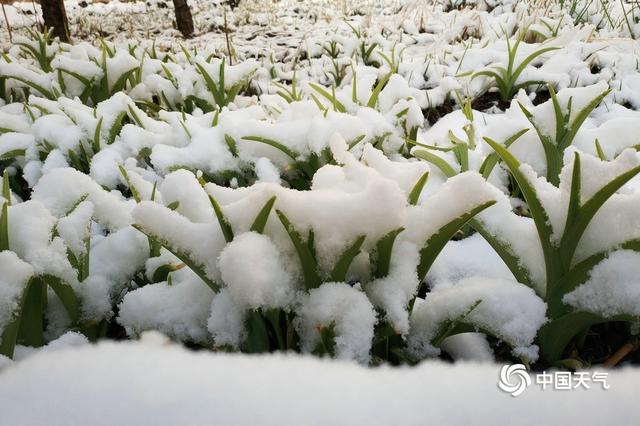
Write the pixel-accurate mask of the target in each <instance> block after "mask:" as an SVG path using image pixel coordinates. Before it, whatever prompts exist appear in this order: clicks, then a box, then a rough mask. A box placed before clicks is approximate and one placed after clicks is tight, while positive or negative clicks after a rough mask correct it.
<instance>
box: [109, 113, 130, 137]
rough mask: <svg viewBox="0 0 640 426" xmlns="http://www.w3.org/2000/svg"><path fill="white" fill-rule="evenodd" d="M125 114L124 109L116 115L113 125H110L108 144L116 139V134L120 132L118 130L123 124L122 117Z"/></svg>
mask: <svg viewBox="0 0 640 426" xmlns="http://www.w3.org/2000/svg"><path fill="white" fill-rule="evenodd" d="M126 116H127V113H126V112H125V111H122V112H121V113H120V114H118V116H117V117H116V120H115V121H114V122H113V126H111V130H109V140H108V142H107V144H108V145H111V144H112V143H113V142H115V140H116V136H118V134H120V130H121V129H122V126H123V124H124V118H125V117H126Z"/></svg>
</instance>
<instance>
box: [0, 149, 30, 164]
mask: <svg viewBox="0 0 640 426" xmlns="http://www.w3.org/2000/svg"><path fill="white" fill-rule="evenodd" d="M25 153H26V150H24V149H14V150H11V151H7V152H5V153H4V154H0V161H4V160H11V159H13V158H16V157H23V156H24V155H25Z"/></svg>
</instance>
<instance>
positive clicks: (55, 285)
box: [42, 275, 80, 324]
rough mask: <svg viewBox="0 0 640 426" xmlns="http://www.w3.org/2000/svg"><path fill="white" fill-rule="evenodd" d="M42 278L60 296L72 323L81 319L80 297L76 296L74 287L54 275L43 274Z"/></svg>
mask: <svg viewBox="0 0 640 426" xmlns="http://www.w3.org/2000/svg"><path fill="white" fill-rule="evenodd" d="M42 280H43V282H44V283H46V284H47V285H49V286H50V287H51V288H52V289H53V291H54V292H55V294H56V296H58V299H60V301H61V302H62V305H63V306H64V308H65V310H66V311H67V314H68V315H69V319H70V320H71V323H72V324H76V323H77V322H78V320H79V319H80V299H79V298H78V296H76V293H75V291H74V290H73V287H71V286H70V285H69V284H68V283H67V282H65V281H63V280H62V279H60V278H58V277H55V276H53V275H44V276H42Z"/></svg>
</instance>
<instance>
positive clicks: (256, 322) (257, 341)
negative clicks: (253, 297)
mask: <svg viewBox="0 0 640 426" xmlns="http://www.w3.org/2000/svg"><path fill="white" fill-rule="evenodd" d="M245 330H246V333H247V337H246V339H245V341H244V343H243V349H244V351H245V352H247V353H250V354H252V353H253V354H255V353H265V352H269V334H268V332H267V325H266V324H265V319H264V318H263V316H262V314H261V313H260V310H259V309H250V310H249V311H248V313H247V319H246V320H245Z"/></svg>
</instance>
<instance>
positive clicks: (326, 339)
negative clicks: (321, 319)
mask: <svg viewBox="0 0 640 426" xmlns="http://www.w3.org/2000/svg"><path fill="white" fill-rule="evenodd" d="M318 332H319V333H320V343H318V346H317V347H316V348H315V349H314V350H313V351H312V353H313V354H314V355H317V356H322V355H329V356H335V353H336V343H335V341H336V331H335V325H334V324H333V323H332V324H330V325H328V326H323V327H320V329H319V330H318Z"/></svg>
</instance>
